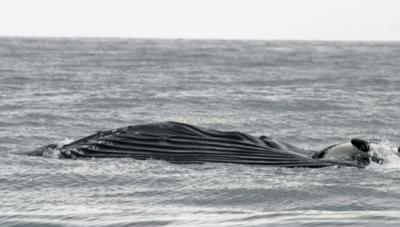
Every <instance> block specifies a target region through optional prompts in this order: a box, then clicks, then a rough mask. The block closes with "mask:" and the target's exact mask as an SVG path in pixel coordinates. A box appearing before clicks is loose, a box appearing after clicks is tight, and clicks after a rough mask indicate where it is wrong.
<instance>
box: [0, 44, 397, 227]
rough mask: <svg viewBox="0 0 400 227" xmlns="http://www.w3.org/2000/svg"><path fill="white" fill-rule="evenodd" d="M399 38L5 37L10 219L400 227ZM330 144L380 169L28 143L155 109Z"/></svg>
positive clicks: (1, 77) (5, 181)
mask: <svg viewBox="0 0 400 227" xmlns="http://www.w3.org/2000/svg"><path fill="white" fill-rule="evenodd" d="M399 62H400V43H388V42H387V43H378V42H376V43H368V42H283V41H269V42H266V41H217V40H214V41H198V40H197V41H196V40H135V39H33V38H32V39H31V38H29V39H28V38H0V226H114V225H115V226H324V225H329V226H346V225H347V226H398V225H399V224H400V159H399V157H398V156H397V155H396V154H395V153H396V152H395V150H396V149H397V146H398V145H399V144H400V121H399V119H400V64H399ZM167 120H172V121H181V122H186V123H190V124H195V125H199V126H204V127H209V128H214V129H219V130H236V131H242V132H245V133H250V134H252V135H268V136H271V137H274V138H277V139H279V140H283V141H285V142H288V143H291V144H293V145H295V146H298V147H301V148H305V149H313V150H320V149H322V148H324V147H326V146H329V145H332V144H335V143H341V142H347V141H349V140H350V139H351V138H353V137H360V138H365V139H368V140H370V141H372V142H373V143H374V144H373V145H372V152H375V153H378V154H379V155H381V156H384V157H385V158H386V160H387V161H386V163H384V164H383V165H377V164H374V165H371V166H369V167H368V168H366V169H357V168H337V167H332V168H331V167H330V168H322V169H303V168H295V169H287V168H276V167H268V166H264V167H263V166H245V165H234V164H204V165H174V164H169V163H167V162H163V161H155V160H148V161H138V160H133V159H94V160H60V159H56V158H54V157H51V155H50V157H28V156H24V155H20V154H21V153H22V152H24V151H29V150H32V149H34V148H37V147H39V146H42V145H45V144H48V143H52V142H57V143H67V142H68V141H71V140H73V139H78V138H80V137H83V136H86V135H88V134H91V133H94V132H96V131H98V130H105V129H111V128H116V127H124V126H127V125H131V124H140V123H149V122H155V121H167Z"/></svg>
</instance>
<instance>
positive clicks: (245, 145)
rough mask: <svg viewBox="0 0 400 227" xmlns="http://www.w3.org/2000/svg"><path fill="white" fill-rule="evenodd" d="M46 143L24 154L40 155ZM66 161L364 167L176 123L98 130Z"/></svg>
mask: <svg viewBox="0 0 400 227" xmlns="http://www.w3.org/2000/svg"><path fill="white" fill-rule="evenodd" d="M56 147H57V145H54V144H50V145H47V146H44V147H41V148H38V149H36V150H34V151H32V152H30V153H29V154H30V155H41V153H43V152H44V151H45V150H46V149H55V148H56ZM57 149H58V150H59V151H60V156H61V157H62V158H66V159H82V158H134V159H140V160H145V159H156V160H165V161H168V162H171V163H177V164H199V163H206V162H215V163H235V164H248V165H268V166H281V167H310V168H319V167H328V166H337V165H338V166H354V167H364V166H362V165H359V164H357V163H354V162H340V161H332V160H321V159H313V158H312V154H313V153H314V151H309V150H302V149H299V148H296V147H294V146H292V145H289V144H287V143H283V142H279V141H276V140H274V139H272V138H269V137H267V136H261V137H258V138H256V137H254V136H251V135H248V134H245V133H241V132H233V131H217V130H211V129H205V128H202V127H198V126H194V125H189V124H184V123H178V122H161V123H151V124H142V125H133V126H128V127H124V128H118V129H114V130H108V131H99V132H97V133H95V134H92V135H90V136H87V137H85V138H82V139H79V140H76V141H74V142H72V143H69V144H66V145H64V146H62V147H60V148H57Z"/></svg>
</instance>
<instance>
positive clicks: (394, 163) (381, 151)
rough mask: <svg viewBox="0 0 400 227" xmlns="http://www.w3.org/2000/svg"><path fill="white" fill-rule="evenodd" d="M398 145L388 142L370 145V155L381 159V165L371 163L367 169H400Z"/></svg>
mask: <svg viewBox="0 0 400 227" xmlns="http://www.w3.org/2000/svg"><path fill="white" fill-rule="evenodd" d="M397 147H398V145H395V144H393V143H391V142H389V141H382V142H380V143H377V144H376V143H371V144H370V151H369V153H370V155H371V156H376V157H378V158H381V159H383V160H384V161H383V162H382V163H381V164H378V163H375V162H371V164H370V165H369V166H368V167H367V168H369V169H382V168H383V169H400V155H399V152H398V151H397Z"/></svg>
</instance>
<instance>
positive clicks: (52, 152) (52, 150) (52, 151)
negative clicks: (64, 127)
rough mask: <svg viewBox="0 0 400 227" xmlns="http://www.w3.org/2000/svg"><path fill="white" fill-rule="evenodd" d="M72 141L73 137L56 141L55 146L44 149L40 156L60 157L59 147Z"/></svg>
mask: <svg viewBox="0 0 400 227" xmlns="http://www.w3.org/2000/svg"><path fill="white" fill-rule="evenodd" d="M73 141H74V140H73V139H64V140H62V141H60V142H58V143H56V144H57V147H55V148H48V149H46V150H45V151H44V152H43V154H42V156H43V157H46V158H54V159H60V158H61V154H60V148H61V147H63V146H64V145H66V144H69V143H72V142H73Z"/></svg>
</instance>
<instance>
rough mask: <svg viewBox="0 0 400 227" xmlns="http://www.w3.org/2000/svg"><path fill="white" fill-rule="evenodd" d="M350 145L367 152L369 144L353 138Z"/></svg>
mask: <svg viewBox="0 0 400 227" xmlns="http://www.w3.org/2000/svg"><path fill="white" fill-rule="evenodd" d="M351 144H353V145H354V146H355V147H357V148H358V149H359V150H361V151H364V152H368V151H369V142H368V141H366V140H362V139H358V138H354V139H352V140H351Z"/></svg>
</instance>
